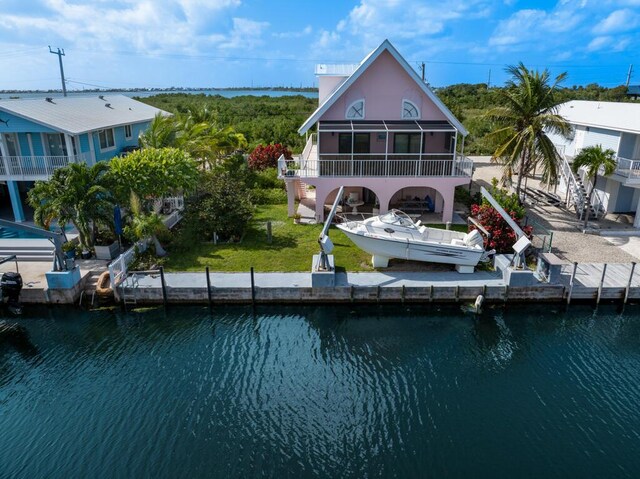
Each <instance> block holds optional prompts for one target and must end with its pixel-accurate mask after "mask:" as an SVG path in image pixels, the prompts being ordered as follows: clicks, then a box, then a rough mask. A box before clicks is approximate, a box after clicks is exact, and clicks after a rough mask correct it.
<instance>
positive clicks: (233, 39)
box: [220, 18, 269, 49]
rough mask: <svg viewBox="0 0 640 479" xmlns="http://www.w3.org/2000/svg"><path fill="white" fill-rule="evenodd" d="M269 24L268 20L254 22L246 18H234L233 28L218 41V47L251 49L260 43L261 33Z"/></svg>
mask: <svg viewBox="0 0 640 479" xmlns="http://www.w3.org/2000/svg"><path fill="white" fill-rule="evenodd" d="M268 26H269V23H268V22H256V21H254V20H249V19H247V18H234V19H233V29H232V30H231V32H230V34H229V35H228V37H227V38H226V39H225V40H224V41H223V42H221V43H220V48H224V49H234V48H243V49H251V48H254V47H256V46H258V45H261V44H262V34H263V32H264V31H265V30H266V29H267V27H268Z"/></svg>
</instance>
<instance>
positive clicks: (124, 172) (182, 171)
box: [110, 148, 198, 204]
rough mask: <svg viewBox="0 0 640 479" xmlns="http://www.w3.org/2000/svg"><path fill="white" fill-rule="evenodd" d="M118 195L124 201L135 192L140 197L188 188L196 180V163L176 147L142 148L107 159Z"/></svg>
mask: <svg viewBox="0 0 640 479" xmlns="http://www.w3.org/2000/svg"><path fill="white" fill-rule="evenodd" d="M110 168H111V177H112V178H113V181H114V183H115V184H116V185H117V194H118V197H119V199H120V201H121V202H122V203H123V204H125V203H126V202H127V201H128V200H129V198H130V195H131V192H133V193H135V194H136V195H137V196H138V197H139V198H141V199H148V198H161V197H162V196H167V195H169V194H171V193H174V192H178V191H191V190H193V189H194V188H195V186H196V184H197V181H198V167H197V164H196V162H195V161H194V160H193V159H192V158H191V157H190V156H189V155H188V154H187V153H185V152H183V151H181V150H178V149H175V148H144V149H142V150H137V151H134V152H133V153H131V154H129V155H127V156H124V157H116V158H113V159H112V160H111V162H110Z"/></svg>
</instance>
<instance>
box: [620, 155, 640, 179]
mask: <svg viewBox="0 0 640 479" xmlns="http://www.w3.org/2000/svg"><path fill="white" fill-rule="evenodd" d="M615 174H617V175H620V176H624V177H625V178H629V179H630V180H640V160H629V159H627V158H621V157H618V166H617V167H616V171H615Z"/></svg>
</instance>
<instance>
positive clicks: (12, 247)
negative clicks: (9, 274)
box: [0, 238, 54, 262]
mask: <svg viewBox="0 0 640 479" xmlns="http://www.w3.org/2000/svg"><path fill="white" fill-rule="evenodd" d="M12 254H15V255H16V256H17V257H18V261H47V262H50V261H53V257H54V247H53V243H51V242H50V241H49V240H47V239H26V238H25V239H23V238H21V239H18V238H16V239H13V238H12V239H0V257H5V256H10V255H12Z"/></svg>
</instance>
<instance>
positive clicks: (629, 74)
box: [627, 63, 633, 88]
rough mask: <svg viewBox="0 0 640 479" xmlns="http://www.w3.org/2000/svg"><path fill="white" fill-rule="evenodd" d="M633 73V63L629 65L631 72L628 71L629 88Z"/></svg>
mask: <svg viewBox="0 0 640 479" xmlns="http://www.w3.org/2000/svg"><path fill="white" fill-rule="evenodd" d="M632 73H633V63H632V64H631V65H629V72H628V73H627V88H629V82H630V81H631V74H632Z"/></svg>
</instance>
